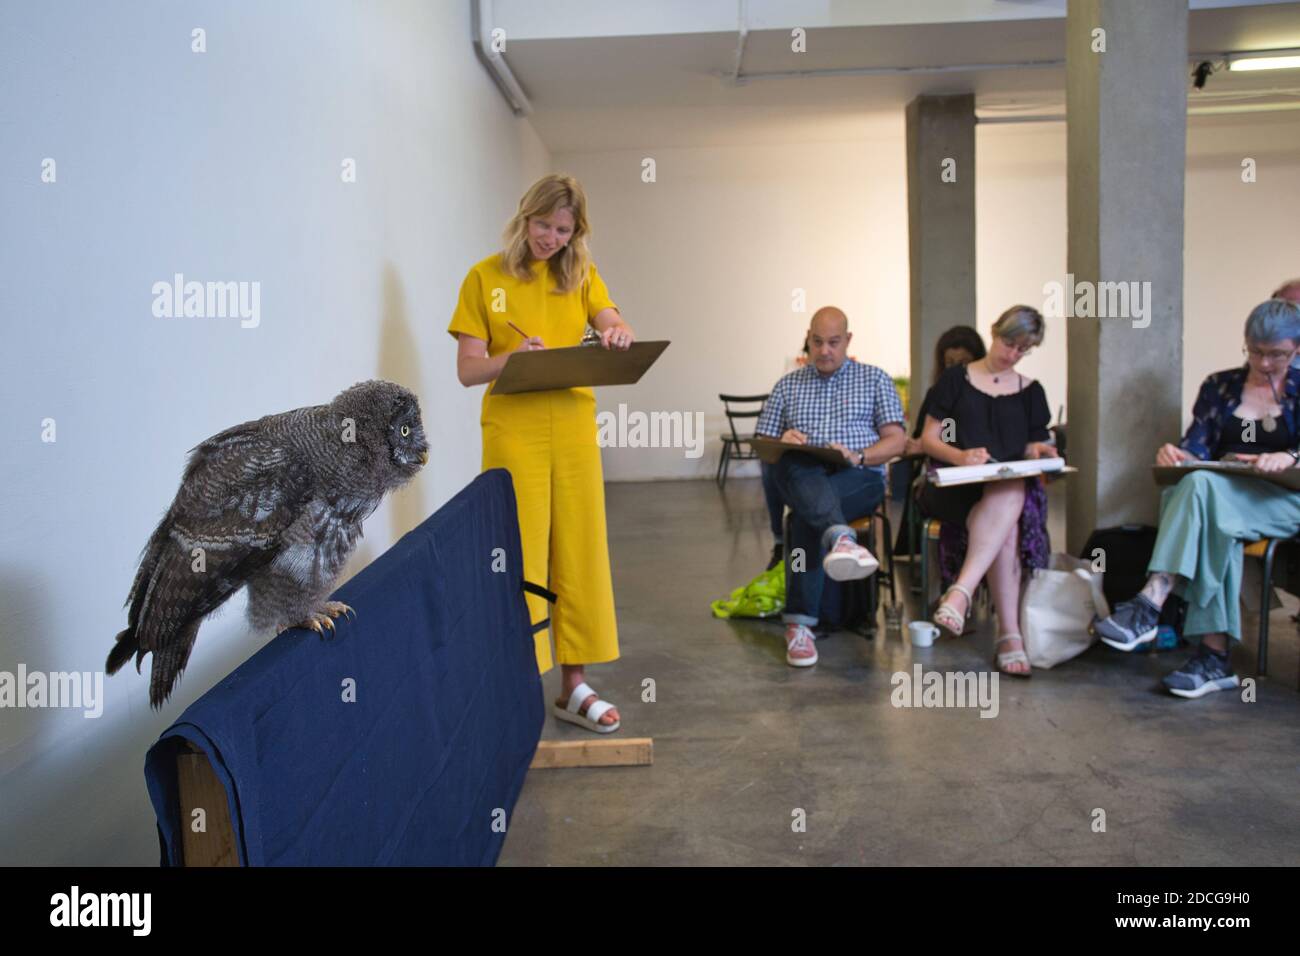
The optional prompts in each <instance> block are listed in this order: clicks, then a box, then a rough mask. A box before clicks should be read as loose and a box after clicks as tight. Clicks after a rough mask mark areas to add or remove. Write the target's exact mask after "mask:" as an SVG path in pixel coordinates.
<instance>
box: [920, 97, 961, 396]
mask: <svg viewBox="0 0 1300 956" xmlns="http://www.w3.org/2000/svg"><path fill="white" fill-rule="evenodd" d="M907 230H908V262H909V264H910V266H911V297H912V303H911V305H912V307H911V313H912V318H911V344H912V370H911V381H912V386H911V390H910V393H909V397H908V405H909V406H910V408H909V410H908V411H909V414H910V415H913V416H914V415H915V414H916V412H917V411H918V410H919V409H920V407H921V399H922V398H924V397H925V391H926V389H927V388H928V387H929V385H930V375H931V373H932V371H933V369H932V368H931V366H932V365H933V364H934V343H935V342H936V341H937V340H938V338H939V336H940V335H942V334H943V332H944V331H946V330H947V329H949V328H951V327H952V326H954V325H972V326H973V325H974V324H975V97H974V95H973V94H970V93H964V94H960V95H956V96H918V97H917V98H916V99H914V100H912V102H910V103H908V104H907Z"/></svg>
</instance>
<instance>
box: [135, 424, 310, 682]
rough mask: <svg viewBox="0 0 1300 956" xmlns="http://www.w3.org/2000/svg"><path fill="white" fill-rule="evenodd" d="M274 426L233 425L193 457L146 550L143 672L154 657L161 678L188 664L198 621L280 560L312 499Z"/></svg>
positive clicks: (140, 633)
mask: <svg viewBox="0 0 1300 956" xmlns="http://www.w3.org/2000/svg"><path fill="white" fill-rule="evenodd" d="M274 417H275V418H279V417H280V416H274ZM267 422H268V420H267V419H262V420H260V421H257V422H246V423H245V424H243V425H236V426H235V427H234V428H230V429H227V430H226V431H224V432H221V433H220V434H218V435H214V436H213V437H212V438H209V439H208V440H207V441H205V442H203V443H202V444H200V445H199V446H197V447H196V448H194V449H192V451H191V453H190V460H189V463H188V465H187V466H186V469H185V475H184V477H183V479H182V480H181V487H180V490H179V491H178V492H177V494H176V499H175V501H173V502H172V506H171V509H170V510H169V511H168V513H167V516H166V517H165V518H164V519H163V521H162V524H160V525H159V527H158V529H157V531H155V533H154V538H153V539H151V541H150V543H149V545H148V546H147V547H146V550H147V552H148V554H149V556H150V557H151V558H152V559H153V561H152V568H146V567H145V566H142V567H141V572H142V573H141V577H140V578H138V579H137V582H136V588H135V590H134V591H133V593H132V612H133V613H132V615H131V617H132V620H134V621H137V622H138V629H137V632H136V641H137V643H138V646H139V655H138V657H137V664H138V661H139V657H143V655H144V653H145V652H147V651H152V652H154V655H155V657H154V661H155V679H158V678H159V675H158V673H157V664H158V662H159V661H160V660H164V661H165V660H169V659H170V658H172V657H175V656H177V655H178V653H179V654H180V655H181V656H183V657H188V647H186V648H184V649H183V650H182V648H181V647H180V646H179V645H180V644H182V643H188V644H190V645H192V644H193V631H194V628H196V627H197V623H198V621H199V619H201V618H202V617H203V616H204V615H206V614H208V613H209V612H211V611H212V610H214V609H215V608H216V607H217V606H218V605H220V604H221V603H222V602H223V601H225V600H226V598H228V597H230V595H231V594H233V593H234V592H235V591H237V590H238V589H239V588H240V587H242V586H243V584H244V583H245V582H246V581H247V579H248V577H249V575H250V574H252V573H254V572H255V571H257V570H258V569H259V568H261V567H263V566H265V565H266V564H268V563H269V562H270V561H271V560H272V559H273V558H274V557H275V554H276V551H277V548H278V545H279V543H280V536H281V535H282V534H283V533H284V531H285V529H287V528H288V527H289V525H290V524H292V523H293V521H294V519H295V518H297V517H298V515H299V513H300V511H301V510H302V508H303V507H304V505H305V503H306V501H307V499H308V498H309V492H310V487H311V475H310V472H309V471H308V469H307V467H306V463H305V462H304V461H302V460H301V457H300V456H298V455H296V454H295V453H294V452H293V450H292V449H291V448H290V447H288V446H286V445H285V444H284V443H283V442H281V441H279V440H278V439H276V438H274V437H272V434H273V433H274V434H279V433H280V430H279V429H274V430H272V429H270V428H267V427H266V425H267ZM195 549H201V550H200V551H196V550H195ZM200 558H201V561H200ZM146 560H148V559H146ZM146 571H147V572H148V579H147V581H145V580H144V575H145V572H146ZM137 604H138V608H137ZM137 610H138V612H139V613H138V615H137V613H136V611H137ZM173 645H176V646H173ZM180 663H181V666H184V661H183V660H182V661H181V662H180ZM166 676H167V675H163V677H164V678H165V677H166ZM175 676H176V675H175V674H173V675H171V680H172V681H174V678H175Z"/></svg>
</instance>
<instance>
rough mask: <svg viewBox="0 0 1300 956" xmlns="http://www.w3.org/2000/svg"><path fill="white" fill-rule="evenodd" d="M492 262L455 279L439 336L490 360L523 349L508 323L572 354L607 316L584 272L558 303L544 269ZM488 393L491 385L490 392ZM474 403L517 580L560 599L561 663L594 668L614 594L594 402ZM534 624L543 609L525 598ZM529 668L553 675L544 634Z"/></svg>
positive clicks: (607, 652) (610, 656)
mask: <svg viewBox="0 0 1300 956" xmlns="http://www.w3.org/2000/svg"><path fill="white" fill-rule="evenodd" d="M500 262H501V260H500V256H499V255H492V256H489V257H488V258H486V259H484V260H483V261H482V262H479V263H477V264H476V265H475V266H474V267H473V268H472V269H470V271H469V275H467V276H466V277H465V281H464V283H462V285H461V289H460V301H459V302H458V303H457V305H456V312H455V314H454V315H453V316H452V320H451V325H450V326H449V327H448V331H449V332H450V333H451V334H452V336H453V337H456V336H458V335H459V334H460V333H462V332H464V333H465V334H467V335H472V336H474V337H475V338H479V339H483V340H484V341H486V342H487V348H488V355H500V354H501V353H502V352H512V351H514V350H515V349H516V348H517V347H518V346H519V343H520V342H521V341H522V338H521V336H520V335H519V333H517V332H515V331H514V330H513V329H511V328H510V326H509V325H508V324H507V322H508V321H509V322H513V323H514V324H515V325H517V326H519V328H520V329H522V330H523V331H524V332H526V333H527V334H528V335H531V336H538V337H540V338H541V339H542V341H543V342H544V343H545V344H546V347H547V348H561V347H564V346H570V345H577V344H578V343H579V342H580V341H581V340H582V335H583V332H584V331H585V329H586V327H587V321H588V319H591V318H594V317H595V316H596V314H597V313H599V312H600V311H601V310H603V309H610V308H616V306H615V305H614V303H613V302H612V301H610V298H609V290H608V289H606V287H605V282H604V280H602V279H601V277H600V274H599V273H598V272H597V271H596V266H595V265H594V264H593V265H592V266H591V267H590V273H589V275H588V279H587V281H585V282H583V283H582V285H580V286H579V287H578V288H577V289H574V290H573V291H572V292H570V293H567V294H564V295H557V294H555V292H554V289H555V280H554V278H553V277H552V276H551V274H550V269H549V268H548V266H547V264H546V263H545V262H540V261H539V262H534V263H533V265H532V268H533V275H534V278H533V281H532V282H523V281H521V280H519V279H516V278H515V277H514V276H512V275H510V274H508V273H506V272H504V271H503V270H502V268H501V265H500ZM493 384H495V383H493ZM492 387H493V385H492V384H489V386H488V389H487V392H486V393H485V394H484V396H483V409H482V414H481V416H480V419H479V422H480V424H481V425H482V426H483V470H484V471H486V470H487V469H489V468H505V469H507V470H508V471H509V472H510V476H511V478H512V479H513V480H514V486H515V499H516V502H517V507H518V511H519V534H520V538H521V542H522V546H523V553H524V577H525V578H527V579H528V580H529V581H533V582H535V583H537V584H543V585H545V586H546V587H549V588H550V589H551V590H552V591H554V592H555V593H556V595H557V596H558V600H557V601H556V603H555V605H554V606H553V607H550V608H549V611H550V616H551V628H550V630H551V631H553V632H554V634H555V658H556V660H558V661H559V663H561V664H599V663H602V662H604V661H612V660H615V659H616V658H617V657H618V629H617V624H616V622H615V620H614V586H613V582H612V580H611V578H610V569H609V544H608V541H607V536H606V529H605V485H604V474H603V472H602V469H601V463H600V448H599V447H598V446H597V444H596V396H595V393H594V392H592V390H591V389H590V388H567V389H553V390H551V391H545V392H524V393H522V394H517V395H493V394H492ZM527 600H528V609H529V613H530V615H531V616H532V619H533V621H534V623H536V622H538V621H541V620H543V619H544V618H545V617H546V615H547V611H548V606H547V604H546V602H545V600H543V599H542V598H539V597H536V596H534V595H531V594H530V595H528V596H527ZM533 639H534V642H535V650H536V652H537V669H538V671H539V672H541V673H545V672H546V671H548V670H550V669H551V666H552V658H551V647H550V641H549V639H548V636H547V631H546V630H541V631H538V632H537V633H536V634H535V635H533Z"/></svg>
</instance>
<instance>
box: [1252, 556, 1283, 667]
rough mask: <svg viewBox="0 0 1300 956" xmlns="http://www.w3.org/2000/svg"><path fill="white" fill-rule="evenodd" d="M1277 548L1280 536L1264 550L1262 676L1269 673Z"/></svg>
mask: <svg viewBox="0 0 1300 956" xmlns="http://www.w3.org/2000/svg"><path fill="white" fill-rule="evenodd" d="M1277 548H1278V538H1273V540H1271V541H1269V546H1268V548H1266V549H1265V550H1264V575H1262V578H1264V583H1262V584H1261V589H1260V650H1258V654H1260V656H1258V659H1257V661H1256V670H1257V671H1258V672H1260V676H1261V678H1264V676H1268V674H1269V605H1270V604H1271V601H1270V600H1269V598H1270V597H1273V594H1271V593H1270V592H1271V591H1273V553H1274V551H1275V550H1277Z"/></svg>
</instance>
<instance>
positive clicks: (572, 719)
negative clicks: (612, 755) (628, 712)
mask: <svg viewBox="0 0 1300 956" xmlns="http://www.w3.org/2000/svg"><path fill="white" fill-rule="evenodd" d="M595 693H596V692H595V691H594V690H592V689H591V687H590V686H589V685H588V684H586V683H585V682H584V683H581V684H579V685H578V686H577V687H575V688H573V693H571V694H570V695H569V703H568V704H566V705H565V706H564V707H561V706H560V705H559V704H552V705H551V709H552V710H553V711H554V712H555V716H556V717H558V718H559V719H560V720H567V721H568V722H569V723H571V724H577V725H578V726H579V727H586V728H587V729H588V730H594V731H595V732H596V733H598V734H612V733H613V732H614V731H616V730H618V728H619V727H621V726H623V722H622V721H621V720H616V721H614V722H613V723H612V724H602V723H601V722H600V718H602V717H604V716H605V714H606V713H608V712H609V711H611V710H613V709H614V705H613V704H611V703H610V702H609V701H607V700H601V699H600V698H599V697H597V699H596V700H594V701H592V704H591V706H590V707H588V708H587V712H586V713H585V714H580V713H578V711H580V710H581V709H582V702H583V701H584V700H586V699H587V698H588V697H590V696H591V695H592V694H595Z"/></svg>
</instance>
